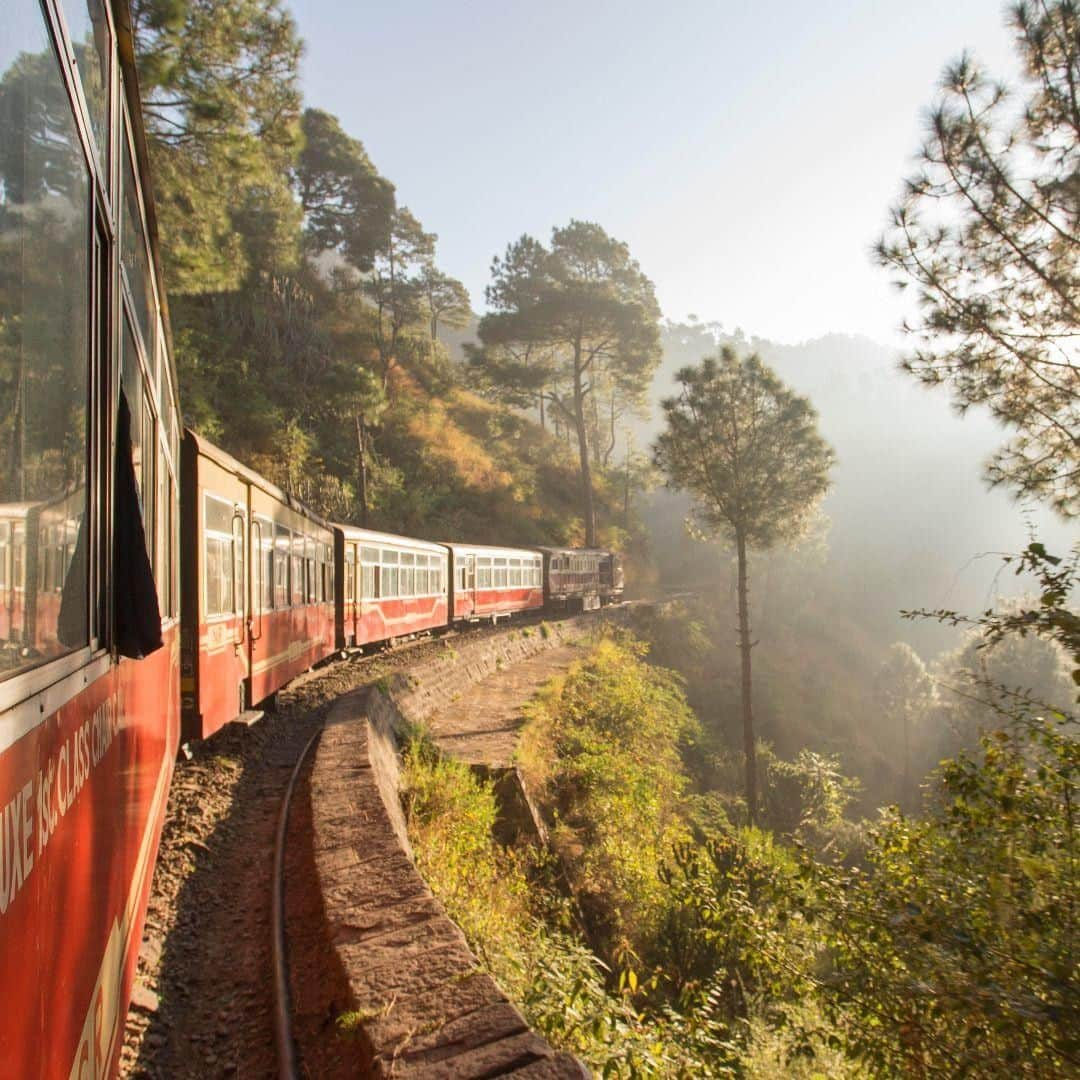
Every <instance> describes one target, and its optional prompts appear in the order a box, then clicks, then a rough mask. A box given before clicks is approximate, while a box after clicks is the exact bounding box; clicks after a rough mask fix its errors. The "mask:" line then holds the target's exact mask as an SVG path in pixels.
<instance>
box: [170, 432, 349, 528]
mask: <svg viewBox="0 0 1080 1080" xmlns="http://www.w3.org/2000/svg"><path fill="white" fill-rule="evenodd" d="M184 438H185V439H190V440H191V444H192V445H193V446H194V447H195V449H196V450H197V451H198V452H199V453H200V454H201V455H202V456H203V457H205V458H209V460H210V461H212V462H214V464H215V465H218V466H220V467H221V468H222V469H224V470H225V471H226V472H231V473H233V474H235V475H236V476H237V477H239V478H240V479H241V480H246V481H247V482H248V483H250V484H252V485H254V486H255V487H257V488H258V489H259V490H260V491H263V492H265V493H266V494H267V495H269V496H270V497H271V498H272V499H277V501H278V502H280V503H282V504H283V505H284V506H287V507H288V508H289V509H290V510H295V511H296V513H298V514H302V515H303V516H304V517H306V518H309V519H310V520H311V521H314V522H315V524H316V525H321V526H322V527H323V528H324V529H328V530H333V529H334V528H335V527H336V526H335V525H334V524H333V523H332V522H329V521H327V520H326V519H325V518H324V517H322V516H321V515H319V514H317V513H315V511H314V510H312V509H311V508H310V507H308V506H305V505H304V504H303V503H302V502H301V501H300V500H299V499H297V498H295V497H294V496H292V495H289V494H287V493H286V492H284V491H282V490H281V488H279V487H278V486H277V484H273V483H271V482H270V481H269V480H267V479H266V477H265V476H262V475H260V474H259V473H257V472H256V471H255V470H254V469H249V468H248V467H247V466H246V465H244V464H243V463H242V462H239V461H237V460H236V458H234V457H233V456H232V454H227V453H226V452H225V451H224V450H222V449H221V447H220V446H215V445H214V444H213V443H212V442H210V440H209V439H205V438H203V436H202V435H196V434H195V432H194V431H192V430H191V428H185V429H184Z"/></svg>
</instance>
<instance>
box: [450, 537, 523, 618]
mask: <svg viewBox="0 0 1080 1080" xmlns="http://www.w3.org/2000/svg"><path fill="white" fill-rule="evenodd" d="M447 547H448V548H449V549H450V580H451V591H450V599H451V613H452V616H451V617H452V618H453V619H454V620H466V621H475V620H476V619H498V618H500V617H501V616H504V615H505V616H510V615H512V614H513V613H514V612H515V611H531V610H534V609H538V608H542V607H543V606H544V580H543V564H542V558H541V556H540V555H539V554H537V552H535V551H527V550H525V549H523V548H501V547H486V546H478V545H475V544H447Z"/></svg>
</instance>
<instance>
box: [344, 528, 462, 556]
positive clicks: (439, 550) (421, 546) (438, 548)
mask: <svg viewBox="0 0 1080 1080" xmlns="http://www.w3.org/2000/svg"><path fill="white" fill-rule="evenodd" d="M334 528H335V529H340V530H341V534H342V535H343V536H344V537H345V539H346V540H351V541H355V542H356V543H358V544H371V545H372V546H373V547H403V548H411V549H412V550H414V551H428V552H432V553H434V554H437V555H445V554H446V545H445V544H437V543H435V542H434V541H432V540H420V539H418V538H417V537H415V536H399V535H398V534H397V533H384V532H376V531H375V530H374V529H363V528H361V527H360V526H359V525H334Z"/></svg>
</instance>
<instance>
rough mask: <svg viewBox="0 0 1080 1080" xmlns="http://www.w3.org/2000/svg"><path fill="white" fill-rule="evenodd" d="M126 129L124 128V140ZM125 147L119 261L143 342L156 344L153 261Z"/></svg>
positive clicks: (129, 153) (126, 147)
mask: <svg viewBox="0 0 1080 1080" xmlns="http://www.w3.org/2000/svg"><path fill="white" fill-rule="evenodd" d="M126 129H127V125H126V124H125V136H126ZM120 141H121V144H122V146H123V153H122V158H123V163H124V165H123V172H122V179H123V185H124V198H123V202H122V208H121V211H122V221H121V225H122V231H121V244H120V260H121V265H122V266H123V268H124V273H125V275H126V277H127V284H128V290H129V292H130V293H131V301H132V304H133V305H134V310H135V317H136V321H137V322H138V326H139V329H140V330H141V331H142V339H143V341H145V342H148V343H150V344H152V343H153V340H154V337H153V329H154V327H155V326H156V325H157V314H156V312H155V310H154V291H153V285H152V284H151V277H150V257H149V255H148V254H147V251H146V233H145V231H144V229H143V221H142V211H141V210H140V208H139V189H138V183H137V181H136V179H135V170H134V169H133V168H132V164H131V151H130V149H129V148H128V141H127V138H126V137H125V138H123V139H121V140H120Z"/></svg>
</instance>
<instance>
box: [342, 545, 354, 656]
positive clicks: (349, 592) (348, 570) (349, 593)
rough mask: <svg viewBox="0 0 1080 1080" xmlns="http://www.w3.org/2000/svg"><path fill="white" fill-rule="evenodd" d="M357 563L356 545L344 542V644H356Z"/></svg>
mask: <svg viewBox="0 0 1080 1080" xmlns="http://www.w3.org/2000/svg"><path fill="white" fill-rule="evenodd" d="M356 579H357V563H356V545H355V544H351V543H349V542H348V541H346V542H345V613H344V622H345V630H344V633H345V644H346V645H355V644H356V602H357V591H356V587H357V580H356Z"/></svg>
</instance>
